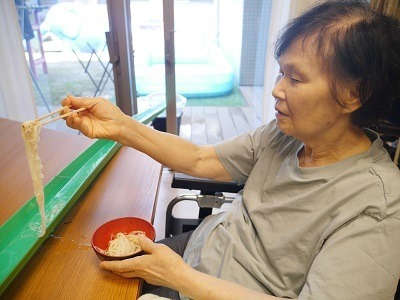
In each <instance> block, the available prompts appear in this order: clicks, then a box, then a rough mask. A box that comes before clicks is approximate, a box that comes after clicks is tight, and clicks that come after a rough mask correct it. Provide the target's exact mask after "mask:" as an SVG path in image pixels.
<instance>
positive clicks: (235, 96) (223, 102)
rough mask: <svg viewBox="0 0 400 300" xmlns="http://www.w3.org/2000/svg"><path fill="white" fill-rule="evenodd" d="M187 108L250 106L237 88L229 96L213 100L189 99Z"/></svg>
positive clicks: (213, 98)
mask: <svg viewBox="0 0 400 300" xmlns="http://www.w3.org/2000/svg"><path fill="white" fill-rule="evenodd" d="M186 105H187V106H248V104H247V102H246V100H245V99H244V96H243V94H242V92H241V91H240V90H239V88H238V87H237V86H235V87H234V89H233V91H232V93H231V94H229V95H225V96H221V97H211V98H188V99H187V103H186Z"/></svg>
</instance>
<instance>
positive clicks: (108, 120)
mask: <svg viewBox="0 0 400 300" xmlns="http://www.w3.org/2000/svg"><path fill="white" fill-rule="evenodd" d="M61 104H62V105H63V106H65V109H64V111H63V112H62V113H67V112H69V111H70V110H71V109H74V110H75V109H78V108H82V107H84V108H86V110H83V111H81V112H79V113H76V112H73V113H72V114H70V115H69V116H68V117H67V118H66V119H65V121H66V123H67V125H68V126H69V127H71V128H73V129H77V130H79V131H80V132H82V133H83V134H84V135H86V136H87V137H89V138H98V139H110V140H118V137H119V136H120V130H121V127H122V123H123V120H124V119H125V118H126V117H128V116H127V115H125V114H124V113H123V112H122V111H121V110H120V109H119V107H117V106H115V105H114V104H112V103H111V102H109V101H108V100H106V99H103V98H91V97H74V96H70V95H68V96H67V97H66V98H65V99H63V100H62V101H61Z"/></svg>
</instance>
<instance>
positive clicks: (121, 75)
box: [106, 0, 138, 116]
mask: <svg viewBox="0 0 400 300" xmlns="http://www.w3.org/2000/svg"><path fill="white" fill-rule="evenodd" d="M107 9H108V19H109V23H110V31H109V32H107V33H106V38H107V45H108V52H109V55H110V61H111V63H112V64H113V72H114V84H115V97H116V102H117V105H118V106H119V108H121V110H122V111H123V112H124V113H126V114H127V115H131V116H132V115H134V114H136V113H137V112H138V109H137V101H136V89H135V87H136V84H135V73H134V61H133V46H132V34H131V13H130V0H118V1H115V0H114V1H113V0H107Z"/></svg>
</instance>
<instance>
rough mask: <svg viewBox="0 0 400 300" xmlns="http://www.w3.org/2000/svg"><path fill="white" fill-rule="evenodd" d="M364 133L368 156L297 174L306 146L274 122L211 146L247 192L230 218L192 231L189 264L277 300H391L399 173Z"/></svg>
mask: <svg viewBox="0 0 400 300" xmlns="http://www.w3.org/2000/svg"><path fill="white" fill-rule="evenodd" d="M366 133H367V135H368V136H369V137H370V139H371V141H373V144H372V146H371V148H370V149H369V150H368V151H367V152H364V153H361V154H357V155H355V156H352V157H349V158H347V159H345V160H343V161H340V162H338V163H335V164H331V165H328V166H325V167H314V168H302V167H299V163H298V159H297V154H298V152H299V151H300V150H301V148H302V147H303V144H302V142H301V141H298V140H296V139H294V138H292V137H289V136H286V135H285V134H283V133H282V132H281V131H280V130H279V129H278V128H277V127H276V124H275V121H272V122H271V123H269V124H268V125H264V126H262V127H260V128H258V129H256V130H255V131H253V132H250V133H247V134H244V135H241V136H239V137H237V138H234V139H232V140H229V141H224V142H222V143H220V144H217V145H215V150H216V153H217V155H218V157H219V159H220V161H221V163H222V164H223V166H224V167H225V168H226V170H227V171H228V172H229V174H230V175H231V176H232V178H234V180H235V181H237V182H238V183H245V186H244V189H243V191H242V192H241V193H239V194H238V196H237V199H236V201H234V203H233V204H232V206H231V207H230V210H229V211H227V212H224V213H220V214H217V215H212V216H209V217H208V218H207V219H205V220H204V221H203V222H202V223H201V225H200V226H199V227H198V228H197V229H196V230H195V231H194V233H193V234H192V237H191V238H190V241H189V243H188V246H187V248H186V250H185V253H184V259H185V261H186V262H187V263H188V264H189V265H191V266H192V267H193V268H195V269H197V270H199V271H201V272H204V273H207V274H210V275H213V276H216V277H219V278H222V279H225V280H228V281H232V282H235V283H238V284H240V285H243V286H246V287H248V288H250V289H253V290H257V291H260V292H263V293H265V294H271V295H275V296H278V297H288V298H299V299H378V298H379V299H393V295H394V292H395V289H396V285H397V282H398V280H399V277H400V172H399V170H398V168H397V167H396V166H395V165H394V164H393V163H392V161H391V159H390V156H389V155H388V153H387V151H386V150H385V149H384V147H383V143H382V140H380V139H379V137H378V136H377V134H375V133H374V132H371V131H368V130H367V131H366ZM378 296H379V297H378ZM377 297H378V298H377ZM182 298H183V299H185V297H184V296H182Z"/></svg>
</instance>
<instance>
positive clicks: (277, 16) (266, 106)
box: [262, 0, 292, 123]
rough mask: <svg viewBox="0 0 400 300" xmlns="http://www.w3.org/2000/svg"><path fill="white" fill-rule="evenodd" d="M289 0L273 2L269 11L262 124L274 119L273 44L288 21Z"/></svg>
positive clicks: (274, 66) (274, 77)
mask: <svg viewBox="0 0 400 300" xmlns="http://www.w3.org/2000/svg"><path fill="white" fill-rule="evenodd" d="M291 2H292V1H290V0H274V1H273V2H272V9H271V21H270V27H269V34H268V45H267V53H266V60H265V61H266V65H265V79H264V97H263V98H264V101H263V115H262V122H263V123H268V122H269V121H271V120H273V119H274V118H275V109H274V105H275V99H274V97H272V94H271V93H272V90H273V88H274V85H275V79H276V76H277V75H278V73H279V65H278V63H277V62H276V60H275V57H274V44H275V41H276V38H277V37H278V33H279V31H280V30H281V29H282V28H283V27H284V26H285V25H286V23H287V22H288V21H289V14H290V9H291V4H292V3H291Z"/></svg>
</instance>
